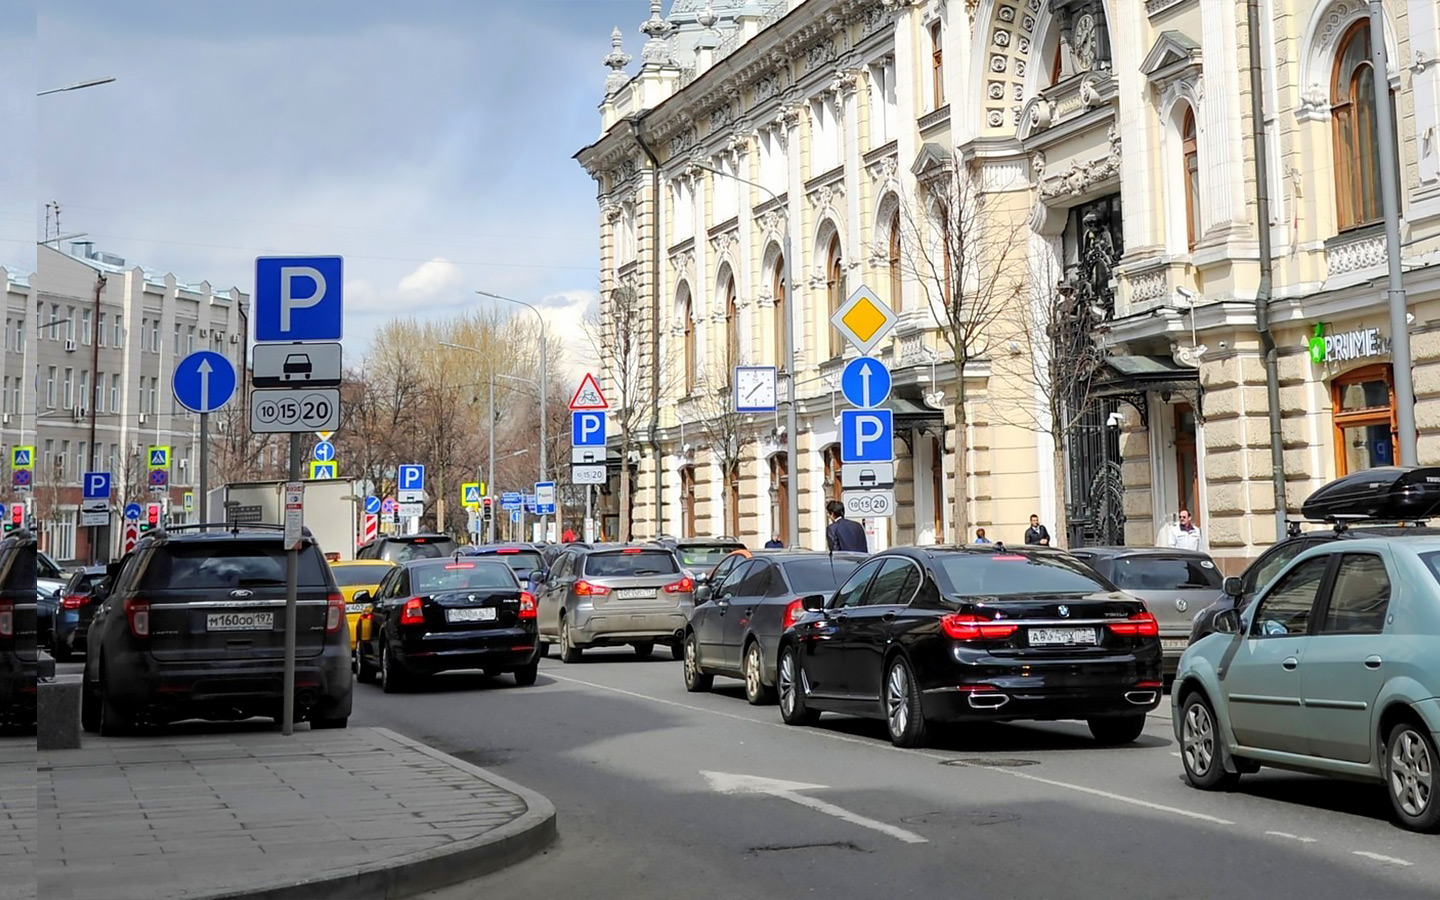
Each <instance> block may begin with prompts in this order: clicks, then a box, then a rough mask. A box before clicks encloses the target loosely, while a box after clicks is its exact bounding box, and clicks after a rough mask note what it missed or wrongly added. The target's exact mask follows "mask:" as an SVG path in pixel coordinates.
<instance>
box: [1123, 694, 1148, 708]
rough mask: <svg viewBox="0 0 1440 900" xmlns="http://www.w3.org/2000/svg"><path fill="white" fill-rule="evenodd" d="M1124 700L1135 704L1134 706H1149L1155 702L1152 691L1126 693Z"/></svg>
mask: <svg viewBox="0 0 1440 900" xmlns="http://www.w3.org/2000/svg"><path fill="white" fill-rule="evenodd" d="M1125 699H1126V700H1129V701H1130V702H1131V703H1133V704H1135V705H1136V706H1149V705H1150V704H1151V703H1154V702H1155V692H1154V691H1128V692H1127V693H1126V694H1125Z"/></svg>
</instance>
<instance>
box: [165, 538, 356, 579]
mask: <svg viewBox="0 0 1440 900" xmlns="http://www.w3.org/2000/svg"><path fill="white" fill-rule="evenodd" d="M299 556H300V572H299V585H300V586H301V587H305V588H327V587H329V585H330V580H329V579H328V578H326V577H325V576H326V570H327V569H329V566H327V565H326V564H325V560H324V558H322V557H321V556H320V551H319V550H317V549H316V548H314V547H311V548H310V549H308V550H306V551H304V552H302V553H300V554H299ZM275 585H280V586H281V587H284V585H285V550H284V549H283V548H282V547H281V545H280V542H279V541H266V542H263V543H262V542H260V541H196V542H194V543H183V544H182V543H172V544H166V545H165V546H163V547H161V548H159V549H158V550H156V551H155V552H154V553H153V554H151V555H150V560H149V562H148V563H147V564H146V566H145V572H144V574H143V575H141V576H140V590H142V591H147V590H148V591H156V590H186V591H189V590H213V589H235V588H248V587H274V586H275Z"/></svg>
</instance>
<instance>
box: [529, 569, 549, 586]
mask: <svg viewBox="0 0 1440 900" xmlns="http://www.w3.org/2000/svg"><path fill="white" fill-rule="evenodd" d="M549 577H550V573H549V572H547V571H545V570H544V569H536V570H535V571H533V572H531V573H530V580H531V581H533V582H535V583H536V584H544V583H545V579H546V578H549Z"/></svg>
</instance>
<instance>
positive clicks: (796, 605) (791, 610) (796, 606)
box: [780, 597, 805, 631]
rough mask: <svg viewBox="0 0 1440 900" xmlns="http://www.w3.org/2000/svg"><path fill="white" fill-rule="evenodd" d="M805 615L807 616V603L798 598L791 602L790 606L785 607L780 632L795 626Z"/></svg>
mask: <svg viewBox="0 0 1440 900" xmlns="http://www.w3.org/2000/svg"><path fill="white" fill-rule="evenodd" d="M803 615H805V601H804V600H801V599H800V598H799V597H796V598H795V599H794V600H791V601H790V605H789V606H787V607H785V615H784V617H783V618H781V619H780V630H781V631H784V630H785V629H787V628H789V627H790V626H791V625H794V624H795V620H796V619H798V618H800V617H801V616H803Z"/></svg>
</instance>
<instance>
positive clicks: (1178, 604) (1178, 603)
mask: <svg viewBox="0 0 1440 900" xmlns="http://www.w3.org/2000/svg"><path fill="white" fill-rule="evenodd" d="M1175 608H1176V609H1177V610H1179V611H1180V612H1184V611H1185V610H1187V609H1189V608H1190V604H1188V603H1186V602H1185V598H1184V597H1177V598H1175Z"/></svg>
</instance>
